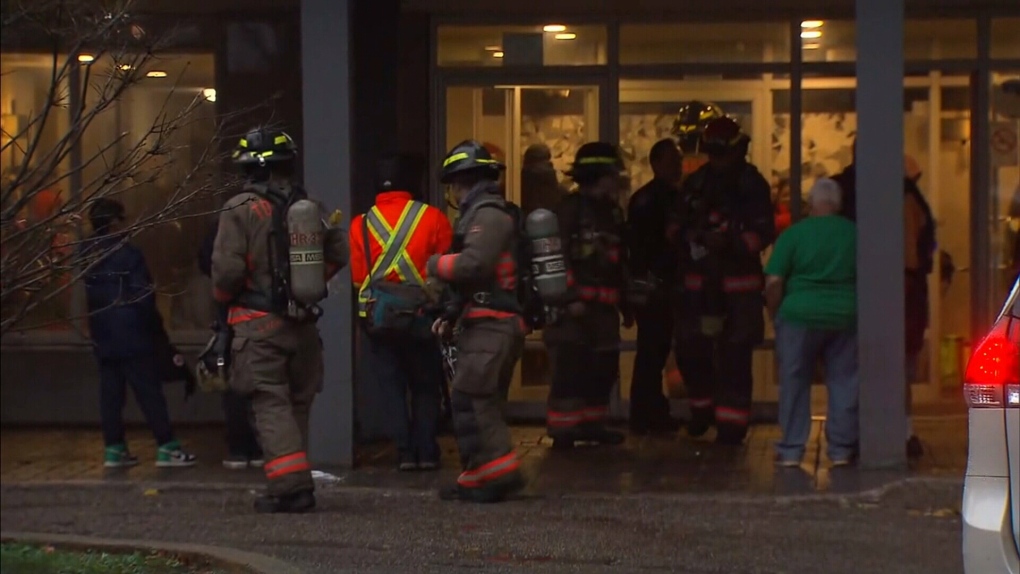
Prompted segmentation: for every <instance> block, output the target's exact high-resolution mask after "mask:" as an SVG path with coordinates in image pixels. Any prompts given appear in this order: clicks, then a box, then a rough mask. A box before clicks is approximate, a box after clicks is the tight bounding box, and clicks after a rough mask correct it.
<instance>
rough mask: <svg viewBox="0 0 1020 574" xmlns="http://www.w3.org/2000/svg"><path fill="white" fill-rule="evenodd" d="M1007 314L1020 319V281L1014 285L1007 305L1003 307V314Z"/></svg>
mask: <svg viewBox="0 0 1020 574" xmlns="http://www.w3.org/2000/svg"><path fill="white" fill-rule="evenodd" d="M1006 313H1009V314H1010V315H1012V316H1013V317H1017V318H1020V279H1017V281H1016V283H1013V291H1012V292H1011V293H1010V294H1009V298H1008V299H1006V304H1005V305H1004V306H1003V307H1002V313H1001V314H1002V315H1005V314H1006Z"/></svg>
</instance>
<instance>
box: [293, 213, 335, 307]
mask: <svg viewBox="0 0 1020 574" xmlns="http://www.w3.org/2000/svg"><path fill="white" fill-rule="evenodd" d="M287 230H288V232H289V233H290V291H291V297H293V298H294V300H295V301H297V302H298V303H302V304H305V305H314V304H316V303H318V302H319V301H322V300H323V299H325V298H326V293H327V292H326V259H325V243H326V226H325V224H324V223H323V222H322V213H321V211H320V209H319V206H318V204H316V203H315V202H313V201H310V200H307V199H301V200H298V201H295V202H294V204H293V205H291V206H290V209H288V210H287Z"/></svg>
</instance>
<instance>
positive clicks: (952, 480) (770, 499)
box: [0, 476, 964, 505]
mask: <svg viewBox="0 0 1020 574" xmlns="http://www.w3.org/2000/svg"><path fill="white" fill-rule="evenodd" d="M963 481H964V479H963V477H962V476H905V477H900V478H890V479H889V480H888V481H887V482H885V483H884V484H881V485H879V486H876V487H872V488H868V489H861V490H852V491H845V492H831V491H818V492H810V493H803V494H769V493H767V492H765V493H760V494H748V493H744V492H700V493H690V492H685V493H656V492H642V493H632V494H627V493H624V494H612V493H599V492H578V493H565V492H564V493H549V494H544V493H539V494H537V495H536V496H529V498H553V499H560V500H580V501H583V500H624V501H627V500H633V501H639V500H661V501H663V502H669V501H674V502H688V501H698V502H715V503H720V504H727V503H729V504H734V503H736V504H745V505H746V504H795V503H810V502H846V501H858V500H860V501H866V502H877V501H880V500H881V499H882V498H884V497H886V496H887V495H889V494H891V493H893V492H894V491H897V490H899V489H905V488H910V487H926V488H929V489H932V490H937V491H938V492H939V493H940V494H946V495H948V496H953V497H955V496H960V495H962V492H963ZM0 487H3V488H18V489H25V490H35V489H46V488H124V487H129V488H131V489H139V490H146V489H156V490H160V491H163V492H168V491H183V492H195V491H212V490H216V491H251V490H258V489H261V488H262V485H261V484H259V485H252V484H239V483H216V482H202V483H198V482H156V481H150V482H130V483H128V482H110V481H104V480H68V481H47V482H0ZM317 487H318V489H317V490H318V492H320V493H322V494H324V495H343V494H344V493H352V494H361V495H378V496H386V497H392V496H400V497H407V498H427V497H434V496H435V495H434V493H433V491H432V490H431V489H425V490H419V489H411V488H393V487H379V486H345V485H342V484H335V483H334V484H328V483H327V484H321V485H317Z"/></svg>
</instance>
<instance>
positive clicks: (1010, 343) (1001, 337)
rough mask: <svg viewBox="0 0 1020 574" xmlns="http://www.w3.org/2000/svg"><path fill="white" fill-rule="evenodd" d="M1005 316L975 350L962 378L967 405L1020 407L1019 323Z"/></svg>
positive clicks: (976, 406)
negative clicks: (1013, 323)
mask: <svg viewBox="0 0 1020 574" xmlns="http://www.w3.org/2000/svg"><path fill="white" fill-rule="evenodd" d="M1012 322H1014V321H1011V320H1010V319H1008V318H1005V319H1003V320H1002V321H1000V322H999V324H998V325H996V326H995V328H994V329H992V332H991V333H989V334H988V336H987V337H985V338H984V339H983V340H982V341H981V343H980V344H979V345H978V346H977V348H976V349H974V354H972V355H971V357H970V361H969V362H968V363H967V372H966V374H965V375H964V380H963V394H964V398H965V399H966V400H967V406H969V407H971V408H982V407H993V408H1001V407H1004V406H1006V407H1013V408H1020V342H1018V341H1017V339H1018V337H1020V325H1013V326H1010V323H1012Z"/></svg>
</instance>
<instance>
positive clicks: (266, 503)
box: [255, 490, 315, 514]
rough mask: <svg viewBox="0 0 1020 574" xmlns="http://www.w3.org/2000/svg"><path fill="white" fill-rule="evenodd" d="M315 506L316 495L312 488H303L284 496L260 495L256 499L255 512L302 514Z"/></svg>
mask: <svg viewBox="0 0 1020 574" xmlns="http://www.w3.org/2000/svg"><path fill="white" fill-rule="evenodd" d="M313 508H315V495H314V494H313V493H312V491H311V490H302V491H299V492H295V493H294V494H286V495H283V496H271V495H268V494H267V495H264V496H260V497H258V498H257V499H256V500H255V512H258V513H259V514H277V513H289V514H300V513H302V512H309V511H311V510H312V509H313Z"/></svg>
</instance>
